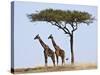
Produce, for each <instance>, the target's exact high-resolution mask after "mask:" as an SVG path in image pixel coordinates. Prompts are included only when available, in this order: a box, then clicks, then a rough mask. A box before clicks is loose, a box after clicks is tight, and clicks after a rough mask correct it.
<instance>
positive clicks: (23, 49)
mask: <svg viewBox="0 0 100 75" xmlns="http://www.w3.org/2000/svg"><path fill="white" fill-rule="evenodd" d="M47 8H53V9H61V10H79V11H86V12H88V13H90V14H92V15H93V16H94V17H95V18H96V19H97V7H95V6H83V5H68V4H52V3H34V2H15V5H14V58H15V59H14V62H15V67H16V68H18V67H36V66H39V65H44V56H43V48H42V46H41V45H40V43H39V41H38V40H34V37H35V36H36V35H37V34H40V36H41V38H42V40H43V41H44V42H45V43H46V44H48V45H49V46H50V48H51V49H52V50H54V48H53V46H52V43H51V41H50V40H48V36H49V35H50V34H52V35H53V36H54V39H55V41H56V43H57V44H58V45H59V46H60V47H61V48H62V49H63V50H65V53H66V54H65V55H66V58H69V59H70V43H69V37H68V36H67V35H65V34H64V33H63V31H61V30H58V28H57V27H54V26H51V25H50V24H49V23H47V22H30V20H29V19H28V17H27V14H31V13H36V11H40V10H43V9H47ZM74 53H75V63H97V21H94V22H93V23H91V24H90V26H87V25H84V24H80V25H79V27H78V30H77V31H76V32H75V33H74ZM59 59H60V58H59ZM66 63H70V60H68V61H66ZM48 64H50V65H51V64H52V62H51V59H50V58H49V59H48ZM59 64H61V60H60V61H59Z"/></svg>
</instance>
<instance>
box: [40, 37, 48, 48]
mask: <svg viewBox="0 0 100 75" xmlns="http://www.w3.org/2000/svg"><path fill="white" fill-rule="evenodd" d="M39 42H40V44H41V45H42V47H43V48H44V50H45V48H46V46H47V45H46V44H45V43H44V42H43V41H42V39H41V38H39Z"/></svg>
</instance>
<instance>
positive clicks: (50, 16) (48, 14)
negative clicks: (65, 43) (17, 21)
mask: <svg viewBox="0 0 100 75" xmlns="http://www.w3.org/2000/svg"><path fill="white" fill-rule="evenodd" d="M28 17H29V19H30V20H31V22H35V21H41V22H44V21H45V22H48V23H51V25H53V26H56V27H58V28H59V29H61V30H62V31H63V32H64V33H65V34H66V35H69V37H70V49H71V63H72V64H73V63H74V51H73V37H74V32H75V31H76V30H77V28H78V25H80V24H81V23H84V24H87V25H89V24H90V23H92V22H93V20H94V17H93V16H92V15H91V14H89V13H88V12H81V11H75V10H73V11H70V10H67V11H65V10H58V9H55V10H54V9H45V10H41V11H40V12H37V13H32V14H29V15H28Z"/></svg>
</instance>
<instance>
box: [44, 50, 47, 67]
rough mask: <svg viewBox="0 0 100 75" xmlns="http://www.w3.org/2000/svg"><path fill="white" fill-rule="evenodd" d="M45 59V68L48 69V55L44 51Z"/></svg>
mask: <svg viewBox="0 0 100 75" xmlns="http://www.w3.org/2000/svg"><path fill="white" fill-rule="evenodd" d="M44 59H45V67H47V55H46V53H45V51H44Z"/></svg>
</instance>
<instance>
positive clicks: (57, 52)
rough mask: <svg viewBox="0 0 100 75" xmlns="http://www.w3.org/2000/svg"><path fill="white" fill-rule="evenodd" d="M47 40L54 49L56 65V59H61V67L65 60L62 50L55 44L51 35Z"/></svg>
mask: <svg viewBox="0 0 100 75" xmlns="http://www.w3.org/2000/svg"><path fill="white" fill-rule="evenodd" d="M48 39H51V41H52V44H53V46H54V48H55V54H56V59H57V65H58V62H59V59H58V57H59V56H60V57H61V59H62V65H63V64H64V59H65V52H64V50H62V49H61V48H60V47H59V46H58V45H57V44H56V43H55V41H54V39H53V36H52V34H51V35H50V36H49V37H48Z"/></svg>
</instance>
